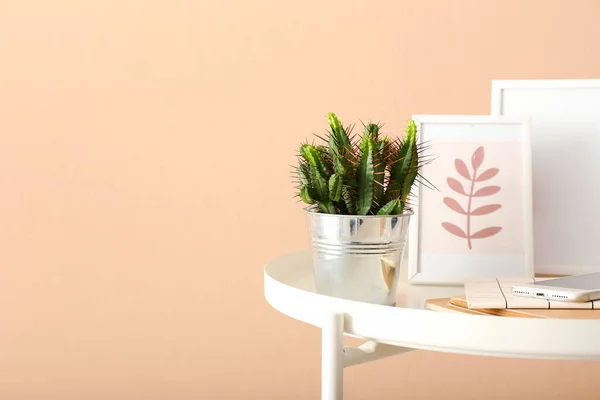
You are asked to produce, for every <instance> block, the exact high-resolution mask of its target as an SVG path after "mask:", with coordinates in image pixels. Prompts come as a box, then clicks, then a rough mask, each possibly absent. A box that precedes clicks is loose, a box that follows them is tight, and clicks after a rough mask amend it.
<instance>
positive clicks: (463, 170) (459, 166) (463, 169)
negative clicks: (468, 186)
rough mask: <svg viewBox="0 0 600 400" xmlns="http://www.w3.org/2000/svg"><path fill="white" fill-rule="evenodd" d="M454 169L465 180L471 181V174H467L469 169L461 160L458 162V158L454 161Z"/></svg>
mask: <svg viewBox="0 0 600 400" xmlns="http://www.w3.org/2000/svg"><path fill="white" fill-rule="evenodd" d="M454 167H455V168H456V171H457V172H458V173H459V174H460V176H462V177H463V178H465V179H468V180H471V174H469V169H468V168H467V164H465V162H464V161H463V160H459V159H458V158H457V159H456V160H454Z"/></svg>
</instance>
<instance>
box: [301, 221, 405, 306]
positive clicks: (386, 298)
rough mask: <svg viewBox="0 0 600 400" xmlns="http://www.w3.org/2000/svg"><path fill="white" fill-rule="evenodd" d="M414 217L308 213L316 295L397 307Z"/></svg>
mask: <svg viewBox="0 0 600 400" xmlns="http://www.w3.org/2000/svg"><path fill="white" fill-rule="evenodd" d="M412 214H413V213H412V211H405V212H404V213H403V214H401V215H392V216H389V215H388V216H375V215H373V216H357V215H336V214H323V213H316V212H312V211H307V212H306V215H307V219H308V230H309V233H310V237H311V248H312V255H313V267H314V273H315V286H316V289H317V293H320V294H324V295H327V296H333V297H340V298H343V299H348V300H356V301H362V302H367V303H375V304H384V305H393V304H394V302H395V298H396V289H397V287H398V280H399V276H400V273H399V272H400V261H401V260H402V254H403V253H404V247H405V244H406V233H407V231H408V223H409V221H410V216H411V215H412Z"/></svg>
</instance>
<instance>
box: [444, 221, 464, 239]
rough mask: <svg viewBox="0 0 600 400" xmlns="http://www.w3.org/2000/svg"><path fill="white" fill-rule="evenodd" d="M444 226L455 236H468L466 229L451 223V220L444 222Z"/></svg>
mask: <svg viewBox="0 0 600 400" xmlns="http://www.w3.org/2000/svg"><path fill="white" fill-rule="evenodd" d="M442 226H443V227H444V229H445V230H447V231H448V232H450V233H451V234H453V235H454V236H458V237H459V238H463V239H466V238H467V234H466V233H465V231H463V230H462V229H460V228H459V227H458V226H456V225H454V224H451V223H450V222H442Z"/></svg>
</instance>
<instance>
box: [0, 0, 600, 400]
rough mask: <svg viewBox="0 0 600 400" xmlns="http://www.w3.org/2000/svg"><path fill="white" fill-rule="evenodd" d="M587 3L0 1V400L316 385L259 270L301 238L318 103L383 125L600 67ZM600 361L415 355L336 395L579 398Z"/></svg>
mask: <svg viewBox="0 0 600 400" xmlns="http://www.w3.org/2000/svg"><path fill="white" fill-rule="evenodd" d="M599 14H600V2H598V1H596V0H588V1H585V0H570V1H550V0H547V1H523V0H498V1H495V0H494V1H482V0H457V1H443V0H439V1H398V0H397V1H367V0H364V1H345V0H337V1H317V0H314V1H297V2H289V1H275V0H273V1H267V0H251V1H250V0H248V1H246V0H237V1H217V0H213V1H201V0H195V1H194V0H190V1H166V0H164V1H159V0H154V1H148V0H146V1H144V0H103V1H75V0H73V1H68V0H52V1H44V0H19V1H16V0H3V1H0V56H1V60H0V399H2V400H5V399H6V400H24V399H35V400H38V399H39V400H42V399H43V400H52V399H85V400H95V399H124V400H133V399H144V400H145V399H161V400H162V399H221V398H222V399H314V398H317V396H318V393H319V354H320V353H319V343H320V336H319V335H320V332H319V330H317V329H316V328H312V327H309V326H306V325H304V324H301V323H299V322H296V321H293V320H291V319H288V318H287V317H285V316H283V315H280V314H278V313H277V312H275V311H274V310H272V309H271V308H270V307H269V306H268V305H267V304H266V302H265V301H264V299H263V297H262V265H263V264H264V263H265V262H266V261H267V260H269V259H270V258H272V257H274V256H277V255H279V254H281V253H284V252H286V251H289V250H292V249H296V248H301V247H305V246H306V245H307V242H306V239H305V236H306V234H305V227H304V221H303V216H302V214H301V211H300V210H301V208H300V205H298V204H295V203H294V201H293V200H292V199H291V197H292V195H293V191H292V188H291V184H290V181H289V178H288V172H289V167H288V164H290V163H292V162H293V161H294V158H293V155H294V152H295V149H296V146H297V144H298V143H299V142H300V141H301V140H303V139H305V138H307V137H310V135H311V133H312V132H321V131H322V130H323V128H324V127H325V114H326V112H328V111H335V112H336V113H338V114H339V115H340V116H341V117H342V118H343V119H344V120H346V121H348V122H349V121H352V120H355V121H356V120H358V119H359V118H362V119H369V118H372V119H374V120H381V121H385V122H386V124H387V125H386V127H387V129H388V132H390V131H392V132H393V131H399V130H401V129H402V128H403V126H404V121H405V120H406V119H407V118H408V117H409V116H410V115H411V114H412V113H487V112H489V97H490V80H491V79H493V78H588V77H596V78H600V52H599V51H598V50H599V47H600V42H599V41H598V38H599V37H600V24H598V15H599ZM456 329H461V328H460V326H457V327H456ZM515 334H518V333H515ZM598 373H600V364H599V363H592V362H541V361H527V360H523V361H518V360H506V359H492V358H483V357H468V356H458V355H450V354H434V353H426V352H415V353H411V354H408V355H405V356H402V357H397V358H393V359H388V360H385V361H381V362H378V363H375V364H367V365H364V366H359V367H356V368H353V369H350V370H348V371H346V375H345V376H346V378H347V380H346V384H345V389H346V392H347V394H348V397H347V398H349V399H385V398H428V399H445V398H456V399H481V398H497V399H503V398H557V399H558V398H578V399H597V398H599V397H598V396H600V395H598V394H597V393H598V391H599V390H600V382H599V381H598V379H597V376H598ZM403 396H404V397H403Z"/></svg>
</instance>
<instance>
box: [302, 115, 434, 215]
mask: <svg viewBox="0 0 600 400" xmlns="http://www.w3.org/2000/svg"><path fill="white" fill-rule="evenodd" d="M327 117H328V122H329V130H328V131H327V137H325V138H321V139H323V140H324V141H325V142H326V143H327V146H324V145H314V144H308V143H305V144H303V145H302V146H301V147H300V156H299V165H298V166H297V169H296V174H297V177H298V190H299V193H298V196H299V197H300V199H301V200H302V201H303V202H304V203H306V204H309V205H310V206H311V208H312V209H313V210H314V211H318V212H322V213H328V214H346V215H397V214H401V213H402V212H403V211H405V210H407V209H410V198H409V196H410V192H411V188H412V187H413V184H414V182H415V181H416V180H417V178H418V177H420V174H419V169H420V167H421V166H422V165H423V163H424V161H425V159H426V157H423V154H422V151H423V147H422V146H421V145H420V144H419V143H418V141H417V128H416V125H415V122H414V121H413V120H410V121H408V126H407V128H406V134H405V135H404V137H403V138H401V139H396V140H390V139H389V138H388V137H387V136H381V135H380V130H381V126H380V125H378V124H373V123H368V124H366V125H364V133H363V134H362V136H361V137H359V138H357V140H353V139H354V138H353V137H351V131H352V128H351V127H344V126H343V124H342V123H341V122H340V120H339V119H338V118H337V116H336V115H335V114H334V113H329V114H328V116H327Z"/></svg>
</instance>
